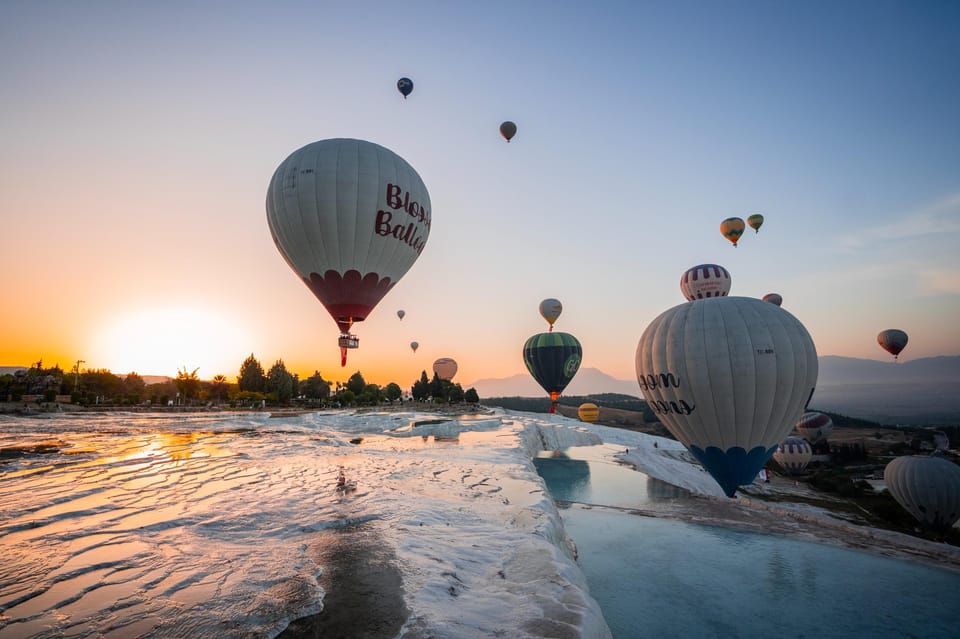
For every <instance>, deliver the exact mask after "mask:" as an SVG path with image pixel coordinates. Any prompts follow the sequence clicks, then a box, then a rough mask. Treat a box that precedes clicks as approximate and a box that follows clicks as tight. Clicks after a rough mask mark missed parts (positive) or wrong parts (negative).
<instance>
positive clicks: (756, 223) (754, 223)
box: [747, 213, 763, 233]
mask: <svg viewBox="0 0 960 639" xmlns="http://www.w3.org/2000/svg"><path fill="white" fill-rule="evenodd" d="M747 224H749V225H750V228H752V229H753V230H754V233H759V232H760V227H761V226H763V216H762V215H760V214H759V213H754V214H753V215H751V216H750V217H748V218H747Z"/></svg>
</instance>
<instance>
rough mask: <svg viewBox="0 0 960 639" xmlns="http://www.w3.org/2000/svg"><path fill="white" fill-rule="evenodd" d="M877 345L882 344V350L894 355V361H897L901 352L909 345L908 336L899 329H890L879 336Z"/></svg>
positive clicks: (881, 332)
mask: <svg viewBox="0 0 960 639" xmlns="http://www.w3.org/2000/svg"><path fill="white" fill-rule="evenodd" d="M877 343H878V344H880V348H882V349H883V350H885V351H887V352H888V353H890V354H891V355H893V359H894V360H897V359H898V357H899V356H900V351H902V350H903V349H904V347H906V345H907V334H906V333H904V332H903V331H901V330H900V329H898V328H888V329H887V330H885V331H880V334H879V335H877Z"/></svg>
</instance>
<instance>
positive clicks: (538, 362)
mask: <svg viewBox="0 0 960 639" xmlns="http://www.w3.org/2000/svg"><path fill="white" fill-rule="evenodd" d="M582 359H583V349H582V348H581V347H580V342H579V341H578V340H577V338H576V337H574V336H573V335H570V334H569V333H561V332H559V331H558V332H556V333H537V334H536V335H533V336H532V337H530V338H529V339H528V340H527V341H526V343H525V344H524V345H523V363H524V364H526V365H527V370H528V371H530V374H531V375H533V378H534V379H535V380H537V383H538V384H540V386H541V387H542V388H543V390H545V391H547V393H549V394H550V399H551V400H552V401H553V403H552V404H551V405H550V412H551V413H554V412H556V410H557V400H559V399H560V393H562V392H563V389H564V388H566V387H567V384H569V383H570V380H572V379H573V376H574V375H576V374H577V370H578V369H579V368H580V361H581V360H582Z"/></svg>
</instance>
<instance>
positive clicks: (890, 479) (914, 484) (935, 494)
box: [883, 456, 960, 532]
mask: <svg viewBox="0 0 960 639" xmlns="http://www.w3.org/2000/svg"><path fill="white" fill-rule="evenodd" d="M883 481H884V483H885V484H886V485H887V490H889V491H890V494H891V495H893V498H894V499H896V500H897V502H898V503H899V504H900V505H901V506H903V507H904V508H905V509H906V510H907V511H908V512H909V513H910V514H911V515H913V516H914V517H916V519H917V521H919V522H920V523H921V524H923V525H924V526H925V527H927V528H930V529H932V530H935V531H940V532H946V531H948V530H950V527H951V526H953V524H954V523H956V521H957V520H958V519H960V466H957V465H956V464H954V463H953V462H951V461H948V460H947V459H944V458H943V457H911V456H904V457H897V458H896V459H894V460H893V461H891V462H890V463H889V464H887V467H886V468H884V469H883Z"/></svg>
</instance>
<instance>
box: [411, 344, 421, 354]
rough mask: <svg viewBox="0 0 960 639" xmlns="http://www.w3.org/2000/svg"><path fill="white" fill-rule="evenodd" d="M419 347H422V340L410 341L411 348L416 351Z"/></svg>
mask: <svg viewBox="0 0 960 639" xmlns="http://www.w3.org/2000/svg"><path fill="white" fill-rule="evenodd" d="M418 348H420V342H410V350H412V351H413V352H414V353H416V352H417V349H418Z"/></svg>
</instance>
